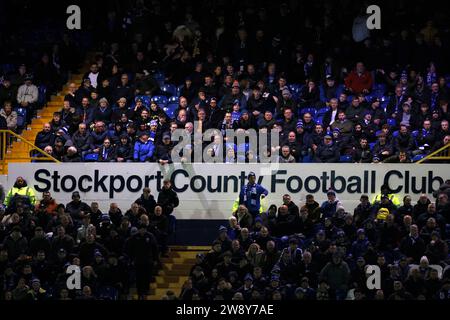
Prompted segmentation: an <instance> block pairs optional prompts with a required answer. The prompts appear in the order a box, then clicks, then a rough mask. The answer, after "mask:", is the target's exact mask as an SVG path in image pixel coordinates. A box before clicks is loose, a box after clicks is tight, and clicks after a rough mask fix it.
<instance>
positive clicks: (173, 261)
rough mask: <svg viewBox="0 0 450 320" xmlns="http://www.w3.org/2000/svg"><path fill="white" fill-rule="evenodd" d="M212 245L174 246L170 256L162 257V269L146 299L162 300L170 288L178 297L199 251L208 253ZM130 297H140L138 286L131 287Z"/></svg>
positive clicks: (134, 298)
mask: <svg viewBox="0 0 450 320" xmlns="http://www.w3.org/2000/svg"><path fill="white" fill-rule="evenodd" d="M209 250H210V247H202V246H193V247H191V246H173V247H171V250H170V253H169V257H168V258H162V259H161V262H162V265H163V266H162V269H161V270H159V272H158V275H157V276H156V277H155V278H156V281H155V282H154V283H151V284H150V291H149V295H148V296H146V297H145V298H146V300H161V299H162V297H163V296H164V295H165V294H166V292H167V291H168V290H170V291H173V292H174V293H175V295H176V296H177V297H179V295H180V293H181V289H182V287H183V284H184V282H185V281H186V280H187V279H188V277H189V272H190V271H191V268H192V266H193V265H194V264H195V257H196V255H197V254H198V253H203V254H206V253H207V252H208V251H209ZM130 298H131V299H133V300H136V299H138V295H137V292H136V288H131V289H130Z"/></svg>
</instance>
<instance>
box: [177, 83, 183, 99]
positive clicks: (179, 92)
mask: <svg viewBox="0 0 450 320" xmlns="http://www.w3.org/2000/svg"><path fill="white" fill-rule="evenodd" d="M183 88H184V85H181V86H178V87H177V97H179V96H181V90H183Z"/></svg>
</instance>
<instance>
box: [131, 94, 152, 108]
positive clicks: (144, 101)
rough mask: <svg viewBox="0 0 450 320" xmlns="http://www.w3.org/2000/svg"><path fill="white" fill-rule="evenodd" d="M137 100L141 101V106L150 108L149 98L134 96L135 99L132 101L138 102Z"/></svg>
mask: <svg viewBox="0 0 450 320" xmlns="http://www.w3.org/2000/svg"><path fill="white" fill-rule="evenodd" d="M138 99H141V100H142V104H143V105H144V106H146V107H148V106H150V97H149V96H136V98H134V101H135V102H136V101H138Z"/></svg>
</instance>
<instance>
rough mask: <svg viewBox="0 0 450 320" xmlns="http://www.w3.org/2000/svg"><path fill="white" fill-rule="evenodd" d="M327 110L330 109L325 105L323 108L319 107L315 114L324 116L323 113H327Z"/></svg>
mask: <svg viewBox="0 0 450 320" xmlns="http://www.w3.org/2000/svg"><path fill="white" fill-rule="evenodd" d="M328 110H330V108H328V107H325V108H321V109H319V111H317V116H318V117H320V116H324V115H325V113H327V112H328Z"/></svg>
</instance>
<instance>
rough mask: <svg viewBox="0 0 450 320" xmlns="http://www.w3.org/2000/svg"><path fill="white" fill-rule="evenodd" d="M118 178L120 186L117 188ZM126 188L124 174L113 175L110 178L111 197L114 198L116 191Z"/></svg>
mask: <svg viewBox="0 0 450 320" xmlns="http://www.w3.org/2000/svg"><path fill="white" fill-rule="evenodd" d="M116 180H119V182H120V187H118V188H116V184H115V182H116ZM123 189H125V179H124V178H123V176H111V177H110V178H109V198H110V199H112V198H114V192H122V191H123Z"/></svg>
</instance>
